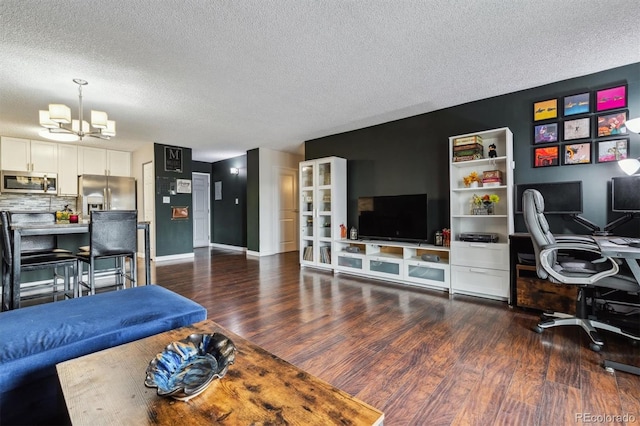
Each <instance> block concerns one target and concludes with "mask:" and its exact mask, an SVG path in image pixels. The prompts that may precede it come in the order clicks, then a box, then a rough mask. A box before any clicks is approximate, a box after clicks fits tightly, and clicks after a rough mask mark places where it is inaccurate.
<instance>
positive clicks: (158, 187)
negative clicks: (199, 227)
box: [153, 144, 193, 256]
mask: <svg viewBox="0 0 640 426" xmlns="http://www.w3.org/2000/svg"><path fill="white" fill-rule="evenodd" d="M165 148H174V149H175V148H177V149H181V150H182V170H180V171H167V170H166V167H165ZM153 149H154V164H155V176H156V182H155V207H156V215H155V218H156V255H157V256H171V255H179V254H185V253H193V220H192V218H191V213H192V202H191V194H183V193H172V192H171V191H170V189H171V186H170V185H171V184H173V185H175V181H176V179H189V180H191V178H192V176H191V173H192V169H191V162H192V160H191V157H192V156H191V148H183V147H179V146H172V145H161V144H154V148H153ZM165 197H167V199H168V201H169V202H168V203H165V202H164V200H165ZM173 207H187V208H188V211H189V218H188V219H174V218H172V208H173Z"/></svg>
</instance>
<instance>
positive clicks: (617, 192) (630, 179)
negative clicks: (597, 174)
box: [611, 175, 640, 213]
mask: <svg viewBox="0 0 640 426" xmlns="http://www.w3.org/2000/svg"><path fill="white" fill-rule="evenodd" d="M611 210H612V211H614V212H621V213H640V175H633V176H620V177H614V178H612V179H611Z"/></svg>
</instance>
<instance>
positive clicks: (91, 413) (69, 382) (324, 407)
mask: <svg viewBox="0 0 640 426" xmlns="http://www.w3.org/2000/svg"><path fill="white" fill-rule="evenodd" d="M214 332H217V333H222V334H224V335H226V336H227V337H229V338H230V339H231V340H232V341H233V343H234V344H235V346H236V348H237V350H238V352H237V354H236V359H235V363H234V364H233V365H231V366H230V367H229V371H228V372H227V374H226V376H224V377H223V378H222V379H219V380H214V381H213V382H212V383H211V384H210V385H209V387H208V388H207V389H206V390H205V391H204V392H203V393H201V394H200V395H198V396H196V397H194V398H192V399H190V400H188V401H177V400H174V399H172V398H166V397H160V396H158V395H157V394H156V389H154V388H147V387H146V386H145V385H144V380H145V376H146V374H145V371H146V368H147V366H148V364H149V361H151V359H153V358H154V357H155V355H156V354H158V353H159V352H162V350H163V349H164V348H165V347H166V346H167V345H168V344H169V343H171V342H172V341H176V340H181V339H184V338H186V337H188V336H189V335H190V334H192V333H214ZM328 355H329V354H328ZM57 370H58V377H59V379H60V384H61V387H62V391H63V394H64V398H65V402H66V404H67V408H68V410H69V416H70V418H71V421H72V423H73V424H75V425H92V426H95V425H101V424H105V425H107V424H108V425H112V424H131V425H141V424H154V425H176V424H189V425H191V424H209V425H211V424H225V425H251V424H289V425H332V424H335V425H353V426H358V425H381V424H382V422H383V419H384V414H383V413H382V412H381V411H379V410H377V409H375V408H373V407H371V406H370V405H368V404H366V403H364V402H362V401H360V400H358V399H357V398H354V397H352V396H351V395H349V394H347V393H346V392H343V391H341V390H340V389H337V388H335V387H334V386H332V385H330V384H328V383H327V382H325V381H323V380H321V379H319V378H317V377H314V376H312V375H311V374H309V373H306V372H305V371H303V370H301V369H299V368H297V367H295V366H294V365H292V364H289V363H288V362H286V361H284V360H282V359H280V358H278V357H277V356H275V355H273V354H271V353H269V352H267V351H266V350H264V349H262V348H261V347H259V346H257V345H255V344H253V343H251V342H249V341H248V340H245V339H243V338H242V337H240V336H238V335H237V334H234V333H232V332H230V331H228V330H226V329H224V328H222V327H221V326H219V325H218V324H216V323H215V322H213V321H211V320H206V321H203V322H200V323H197V324H194V325H192V326H189V327H183V328H180V329H176V330H171V331H168V332H165V333H161V334H157V335H155V336H151V337H147V338H145V339H141V340H138V341H135V342H131V343H128V344H125V345H121V346H116V347H113V348H110V349H106V350H103V351H100V352H96V353H93V354H90V355H86V356H83V357H80V358H76V359H73V360H69V361H65V362H63V363H60V364H58V365H57Z"/></svg>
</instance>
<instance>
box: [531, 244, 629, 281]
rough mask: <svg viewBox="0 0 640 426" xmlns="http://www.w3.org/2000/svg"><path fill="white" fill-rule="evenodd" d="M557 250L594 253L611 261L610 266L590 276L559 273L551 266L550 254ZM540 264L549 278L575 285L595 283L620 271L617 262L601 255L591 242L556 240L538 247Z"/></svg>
mask: <svg viewBox="0 0 640 426" xmlns="http://www.w3.org/2000/svg"><path fill="white" fill-rule="evenodd" d="M558 250H574V251H581V252H588V253H594V254H597V255H599V256H601V257H602V258H603V259H605V260H608V261H609V262H610V263H611V268H610V269H607V270H605V271H601V272H596V273H595V274H592V275H590V276H586V277H577V276H568V275H564V274H561V273H560V272H558V271H557V270H555V269H554V268H553V266H554V265H553V264H552V263H551V256H552V255H553V254H554V253H556V252H557V251H558ZM540 265H541V266H542V268H543V269H544V270H545V271H546V272H547V273H548V274H549V276H550V277H551V278H553V279H554V280H556V281H557V282H560V283H563V284H577V285H595V283H596V282H597V281H599V280H601V279H603V278H605V277H609V276H611V275H616V274H617V273H618V272H619V271H620V267H619V266H618V263H617V262H616V261H615V259H613V258H612V257H609V256H603V255H602V253H601V252H600V249H599V248H597V247H593V246H592V245H591V244H584V243H575V242H571V243H570V242H558V243H556V244H548V245H545V246H543V247H541V248H540Z"/></svg>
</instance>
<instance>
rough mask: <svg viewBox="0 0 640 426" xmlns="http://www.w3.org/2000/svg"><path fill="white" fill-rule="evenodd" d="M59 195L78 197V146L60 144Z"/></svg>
mask: <svg viewBox="0 0 640 426" xmlns="http://www.w3.org/2000/svg"><path fill="white" fill-rule="evenodd" d="M58 156H59V159H60V167H59V168H58V195H70V196H76V195H78V146H77V145H75V144H59V145H58Z"/></svg>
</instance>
